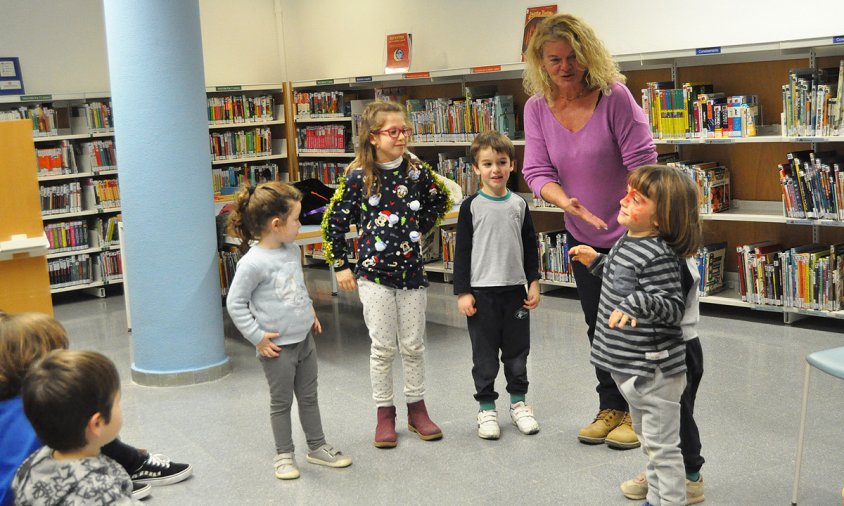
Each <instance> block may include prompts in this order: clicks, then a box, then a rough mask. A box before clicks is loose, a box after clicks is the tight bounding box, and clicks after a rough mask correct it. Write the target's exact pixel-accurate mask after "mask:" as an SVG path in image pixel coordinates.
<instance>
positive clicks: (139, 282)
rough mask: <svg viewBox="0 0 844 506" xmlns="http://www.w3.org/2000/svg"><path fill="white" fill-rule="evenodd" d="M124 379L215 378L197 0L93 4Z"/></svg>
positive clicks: (218, 364)
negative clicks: (104, 81)
mask: <svg viewBox="0 0 844 506" xmlns="http://www.w3.org/2000/svg"><path fill="white" fill-rule="evenodd" d="M103 5H104V12H105V24H106V39H107V43H108V64H109V75H110V80H111V96H112V105H113V107H114V127H115V143H116V145H117V160H118V174H119V176H118V177H119V179H120V195H121V204H122V207H123V225H124V229H125V237H124V247H125V257H126V265H124V271H125V273H126V275H127V277H128V290H129V301H130V308H129V309H130V310H131V314H132V351H133V361H132V379H133V380H135V381H136V382H137V383H140V384H144V385H158V386H169V385H184V384H191V383H197V382H202V381H209V380H213V379H216V378H219V377H221V376H224V375H226V374H227V373H228V372H229V371H230V370H231V364H230V362H229V359H228V357H227V356H226V353H225V349H224V336H223V314H222V306H221V298H220V297H221V295H220V282H219V274H218V264H217V253H216V249H217V242H216V227H215V222H214V201H213V195H212V183H211V170H210V167H211V158H210V154H209V151H208V127H207V125H208V119H207V113H206V101H205V74H204V68H203V59H202V38H201V35H200V21H199V4H198V0H177V1H172V0H144V1H142V2H139V1H137V0H104V2H103Z"/></svg>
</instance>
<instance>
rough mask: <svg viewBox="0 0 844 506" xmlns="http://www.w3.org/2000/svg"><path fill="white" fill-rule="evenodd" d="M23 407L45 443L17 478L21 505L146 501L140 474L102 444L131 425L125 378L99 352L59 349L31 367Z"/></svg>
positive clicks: (16, 486) (16, 494)
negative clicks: (136, 490) (137, 491)
mask: <svg viewBox="0 0 844 506" xmlns="http://www.w3.org/2000/svg"><path fill="white" fill-rule="evenodd" d="M21 397H22V399H23V408H24V412H25V413H26V416H27V418H29V421H30V422H31V423H32V426H33V428H34V429H35V433H36V434H37V435H38V438H39V439H40V440H41V441H42V442H43V443H44V446H43V447H42V448H41V449H40V450H38V451H37V452H35V453H33V454H32V455H31V456H30V457H29V458H28V459H26V460H25V461H24V463H23V464H22V465H21V467H20V469H18V472H17V473H16V474H15V478H14V480H13V481H12V489H13V490H14V493H15V504H16V505H19V506H23V505H34V504H46V503H48V502H49V503H50V504H109V505H129V504H140V503H138V502H136V501H134V500H133V499H132V481H131V480H130V479H129V475H128V474H127V473H126V470H125V469H123V468H122V467H120V465H119V464H117V462H115V461H113V460H112V459H110V458H108V457H106V456H105V455H102V454H101V453H100V448H101V447H102V446H103V445H105V444H107V443H109V442H111V441H112V440H114V438H116V437H117V434H118V433H119V432H120V428H121V426H122V425H123V413H122V411H121V409H120V377H119V376H118V374H117V369H116V368H115V367H114V364H113V363H112V362H111V361H110V360H109V359H108V358H106V357H105V356H103V355H101V354H100V353H97V352H93V351H70V350H55V351H52V352H50V354H48V355H47V356H46V357H44V358H43V359H42V360H41V361H39V362H38V363H36V364H35V365H34V366H32V367H31V368H30V370H29V371H28V372H27V374H26V377H25V378H24V382H23V388H22V391H21Z"/></svg>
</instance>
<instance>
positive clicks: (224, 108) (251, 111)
mask: <svg viewBox="0 0 844 506" xmlns="http://www.w3.org/2000/svg"><path fill="white" fill-rule="evenodd" d="M274 110H275V98H274V97H273V96H272V95H259V96H256V97H250V96H247V95H227V96H222V97H221V96H212V97H208V123H210V124H211V125H227V124H236V123H254V122H264V121H272V120H273V112H274Z"/></svg>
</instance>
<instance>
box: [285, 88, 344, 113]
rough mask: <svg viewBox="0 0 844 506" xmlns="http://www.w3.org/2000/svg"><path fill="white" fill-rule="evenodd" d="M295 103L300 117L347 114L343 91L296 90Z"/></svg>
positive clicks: (294, 93)
mask: <svg viewBox="0 0 844 506" xmlns="http://www.w3.org/2000/svg"><path fill="white" fill-rule="evenodd" d="M293 103H295V104H296V116H297V117H300V118H336V117H342V116H344V115H346V104H345V101H344V100H343V92H342V91H294V92H293Z"/></svg>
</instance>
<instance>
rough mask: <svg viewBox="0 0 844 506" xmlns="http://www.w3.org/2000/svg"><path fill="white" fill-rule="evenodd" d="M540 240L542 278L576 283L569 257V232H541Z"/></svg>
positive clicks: (538, 238) (538, 236)
mask: <svg viewBox="0 0 844 506" xmlns="http://www.w3.org/2000/svg"><path fill="white" fill-rule="evenodd" d="M536 238H537V241H538V242H539V275H540V279H544V280H547V281H557V282H563V283H574V273H573V272H572V270H571V259H570V257H569V244H568V234H567V233H565V232H562V231H555V232H540V233H538V234H536Z"/></svg>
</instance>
